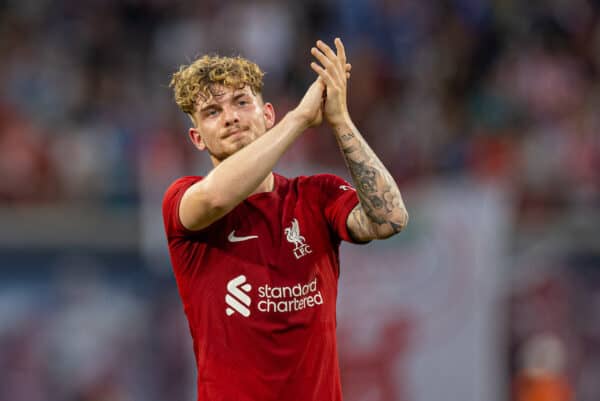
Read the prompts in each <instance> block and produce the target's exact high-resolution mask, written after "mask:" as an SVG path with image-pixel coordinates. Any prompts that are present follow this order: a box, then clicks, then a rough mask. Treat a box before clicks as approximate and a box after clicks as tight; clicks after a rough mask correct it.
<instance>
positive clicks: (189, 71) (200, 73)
mask: <svg viewBox="0 0 600 401" xmlns="http://www.w3.org/2000/svg"><path fill="white" fill-rule="evenodd" d="M264 75H265V74H264V73H263V72H262V70H261V69H260V67H259V66H258V65H256V64H255V63H253V62H252V61H250V60H247V59H245V58H243V57H239V56H237V57H221V56H216V55H205V56H202V57H200V58H199V59H197V60H195V61H193V62H192V63H191V64H189V65H182V66H181V67H179V71H177V72H176V73H174V74H173V78H172V79H171V83H170V84H169V87H171V88H173V92H174V97H175V102H176V103H177V105H178V106H179V108H180V109H181V110H183V111H184V112H185V113H187V114H189V115H190V116H191V115H193V113H194V110H195V107H196V103H197V101H198V97H199V96H202V97H204V98H206V99H208V98H210V97H211V95H212V93H211V85H213V84H218V85H224V86H227V87H231V88H235V89H241V88H243V87H244V86H246V85H248V86H249V87H250V88H251V89H252V92H253V93H254V94H256V95H259V94H261V93H262V87H263V76H264Z"/></svg>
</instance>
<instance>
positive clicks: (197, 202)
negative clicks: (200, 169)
mask: <svg viewBox="0 0 600 401" xmlns="http://www.w3.org/2000/svg"><path fill="white" fill-rule="evenodd" d="M230 210H231V208H226V207H224V206H222V205H221V204H220V203H219V202H218V199H217V197H216V196H215V194H213V193H211V191H209V190H208V188H207V185H206V180H202V181H199V182H197V183H195V184H194V185H191V186H190V187H189V188H187V189H186V191H185V192H184V194H183V196H182V197H181V202H180V203H179V210H178V213H179V220H180V221H181V224H182V225H183V226H184V227H185V228H186V229H187V230H190V231H198V230H201V229H203V228H205V227H208V226H209V225H210V224H212V223H214V222H215V221H217V220H218V219H220V218H221V217H223V216H224V215H225V214H227V213H228V212H229V211H230Z"/></svg>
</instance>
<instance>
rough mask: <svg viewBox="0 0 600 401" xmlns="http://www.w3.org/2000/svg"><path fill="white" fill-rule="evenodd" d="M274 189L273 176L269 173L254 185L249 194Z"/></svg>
mask: <svg viewBox="0 0 600 401" xmlns="http://www.w3.org/2000/svg"><path fill="white" fill-rule="evenodd" d="M273 189H275V176H274V175H273V173H272V172H271V173H269V174H268V175H267V176H266V177H265V179H264V180H263V181H262V182H261V183H260V184H259V185H258V187H256V189H255V190H254V191H252V193H251V194H250V195H254V194H259V193H261V192H271V191H273Z"/></svg>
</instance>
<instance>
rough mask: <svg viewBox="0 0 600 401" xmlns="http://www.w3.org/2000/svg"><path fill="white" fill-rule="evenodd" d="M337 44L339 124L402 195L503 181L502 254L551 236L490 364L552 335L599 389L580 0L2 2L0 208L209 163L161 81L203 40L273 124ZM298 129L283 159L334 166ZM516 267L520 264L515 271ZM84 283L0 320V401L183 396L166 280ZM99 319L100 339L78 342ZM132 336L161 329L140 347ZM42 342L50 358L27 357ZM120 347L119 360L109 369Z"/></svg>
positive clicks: (318, 142)
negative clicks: (545, 264) (348, 126)
mask: <svg viewBox="0 0 600 401" xmlns="http://www.w3.org/2000/svg"><path fill="white" fill-rule="evenodd" d="M333 35H339V36H341V37H342V38H343V40H344V41H345V43H346V44H347V53H348V58H349V61H350V62H351V63H352V65H353V68H352V77H351V83H350V89H349V99H350V111H351V114H352V116H353V118H354V121H355V123H356V125H357V126H358V127H359V128H360V129H361V131H362V133H363V134H364V136H365V137H366V138H367V140H368V141H369V143H370V144H371V145H372V147H373V148H374V149H375V151H376V153H378V155H379V156H380V157H381V159H382V160H383V161H384V163H385V164H386V165H387V166H389V168H390V170H391V172H392V173H393V175H394V176H395V177H396V179H397V180H398V182H399V183H400V187H401V189H404V190H405V191H409V190H408V189H405V188H410V187H411V186H413V185H418V184H420V183H423V182H428V181H433V180H437V179H440V178H442V179H446V178H450V179H460V178H462V177H469V178H470V179H475V180H478V181H481V182H484V183H486V184H489V185H492V186H497V187H501V188H503V190H505V191H507V193H509V194H510V198H509V200H510V202H511V205H510V208H511V210H512V211H513V213H514V215H513V217H512V221H511V224H512V230H513V231H512V234H513V237H512V238H511V242H509V243H510V245H511V247H512V248H514V249H512V251H514V252H513V254H515V255H517V254H518V255H520V253H519V250H520V249H521V248H525V247H526V246H527V244H530V243H537V242H538V240H539V239H540V238H546V239H547V242H548V244H549V245H548V247H550V248H552V251H556V249H555V248H554V247H555V242H554V239H555V238H559V242H558V244H559V245H558V247H559V248H560V247H566V248H568V249H567V251H566V252H564V253H561V254H560V259H556V260H554V262H555V263H554V265H553V266H551V267H552V269H551V270H552V271H551V272H550V273H547V275H546V273H544V276H543V277H541V278H539V274H538V273H536V274H538V276H537V278H536V280H534V281H535V284H532V285H529V284H519V283H520V281H519V280H520V279H521V278H522V277H523V275H522V274H520V273H519V272H517V273H515V277H517V279H516V280H515V281H517V282H518V283H517V284H515V288H516V289H515V294H514V295H513V296H512V297H510V300H509V301H510V302H511V305H513V309H511V311H512V310H514V313H513V312H511V313H510V316H511V319H512V321H513V322H514V323H513V325H512V327H511V329H510V330H509V331H510V333H511V336H510V338H511V340H510V345H509V347H508V348H509V350H510V355H512V356H511V358H510V359H511V360H510V361H508V362H507V365H510V366H508V367H507V369H508V370H509V372H510V375H513V374H514V375H517V374H518V373H517V372H518V371H519V369H520V368H519V366H520V365H519V363H518V361H517V359H518V358H519V357H518V356H517V355H518V354H519V351H518V348H519V346H520V345H521V344H522V343H524V342H525V340H526V339H528V336H529V335H530V334H531V333H534V332H539V331H551V332H553V333H554V334H555V335H556V336H558V337H560V338H561V339H562V341H563V342H564V343H565V346H566V347H570V348H569V349H576V353H575V354H576V357H573V358H572V359H571V360H569V361H568V362H567V365H568V366H569V369H568V370H567V373H566V374H567V376H568V377H569V380H568V381H569V383H571V384H570V386H572V391H577V392H578V395H579V396H578V397H577V400H578V401H588V400H589V401H593V400H597V399H599V398H598V397H600V389H599V388H598V387H599V386H598V385H597V383H593V381H594V380H595V379H593V378H594V377H596V378H597V377H598V375H599V374H600V326H598V323H597V322H598V319H597V316H599V314H600V302H599V300H600V286H599V285H598V283H600V277H599V276H598V273H597V272H596V271H595V269H597V268H598V267H599V266H600V264H599V261H600V259H599V256H598V255H599V254H600V250H599V249H598V241H596V242H593V237H594V236H596V237H600V235H599V234H600V231H599V229H598V224H597V222H598V221H600V213H599V210H600V113H599V112H598V110H600V81H599V80H598V76H599V74H600V4H599V3H598V2H595V1H586V0H570V1H563V0H548V1H527V2H523V1H517V0H504V1H492V0H487V1H486V0H479V1H477V0H445V1H417V0H327V1H317V0H310V1H308V0H307V1H269V0H260V1H253V2H246V1H220V0H204V1H201V2H185V1H178V0H177V1H171V0H119V1H117V0H87V1H75V0H53V1H50V0H20V1H14V0H8V1H3V2H1V3H0V59H1V60H2V62H0V76H1V77H2V81H1V84H0V88H1V92H0V206H1V207H2V209H3V210H8V211H10V210H13V209H17V208H27V207H31V208H40V207H41V208H47V209H52V208H59V209H60V208H65V207H66V208H69V207H74V208H78V207H91V208H95V209H118V208H128V209H127V210H137V209H138V208H140V207H141V205H142V204H144V202H145V201H146V200H147V199H148V198H153V199H157V198H158V199H159V198H160V196H161V195H162V191H164V189H165V188H166V186H167V185H168V183H169V182H170V180H171V179H173V178H174V177H176V176H177V175H183V174H193V173H198V174H201V173H202V172H204V171H206V168H207V165H206V164H204V165H203V164H202V163H203V160H199V159H204V157H203V156H198V155H197V153H196V152H195V150H194V149H193V147H192V146H190V144H189V142H188V141H187V139H186V131H187V127H188V125H189V122H188V121H187V120H186V118H185V116H183V115H182V113H181V112H180V111H179V110H178V109H177V107H176V105H175V104H174V102H173V101H172V100H171V93H170V90H169V88H168V84H169V80H170V74H171V73H172V72H174V71H175V70H176V69H177V67H178V66H179V65H180V64H183V63H186V62H187V61H190V60H192V59H193V57H194V56H196V55H198V54H200V53H203V52H219V53H222V54H226V55H232V54H241V55H243V56H245V57H247V58H250V59H252V60H254V61H256V62H257V63H258V64H259V65H260V66H261V67H262V68H263V69H264V70H265V71H266V73H267V75H266V84H265V98H266V99H267V100H269V101H271V102H273V103H274V105H275V107H276V111H277V112H278V115H279V116H282V115H283V114H284V113H285V112H286V111H287V110H289V109H290V108H291V107H293V106H294V105H295V103H296V102H297V100H298V99H299V97H300V96H301V95H302V93H303V91H304V90H305V88H306V87H307V86H308V84H309V83H310V81H311V80H312V79H313V75H314V74H313V73H312V71H311V70H310V68H309V62H310V54H309V49H310V47H311V46H312V44H313V42H314V41H315V40H316V39H318V38H322V39H325V40H327V41H329V42H331V40H332V38H333V37H334V36H333ZM315 131H316V132H313V133H310V134H308V135H305V136H303V137H302V138H300V140H299V143H298V144H297V145H296V146H295V147H294V148H293V149H292V151H291V153H290V154H289V155H286V157H285V158H284V160H283V161H282V165H283V166H284V168H285V166H291V167H293V168H294V169H295V171H296V172H298V171H303V170H302V168H303V167H306V166H311V167H310V168H312V169H317V170H322V171H329V170H332V169H339V168H340V163H341V159H340V157H339V155H338V153H337V151H334V150H335V145H334V142H333V138H332V137H331V135H328V132H327V129H326V128H319V129H316V130H315ZM323 149H327V150H326V151H324V150H323ZM408 206H409V208H410V204H409V205H408ZM154 212H155V213H160V211H159V209H156V210H154ZM68 218H69V217H68V216H65V219H68ZM593 222H596V224H593ZM158 230H160V227H159V228H158ZM548 233H551V234H552V235H551V236H548ZM161 234H162V233H161ZM579 241H581V243H585V244H587V242H590V243H589V245H582V246H579V245H578V242H579ZM564 244H567V245H564ZM573 246H574V247H573ZM0 247H3V245H2V244H0ZM561 249H562V248H561ZM573 249H575V250H574V251H573ZM1 254H2V253H0V255H1ZM552 255H554V253H552ZM533 259H535V257H533ZM531 261H532V258H529V257H525V258H521V259H518V260H516V261H515V263H514V265H515V266H514V267H515V270H517V269H518V268H519V267H523V266H524V265H529V264H530V262H531ZM533 263H534V264H535V263H536V262H535V261H534V262H533ZM572 266H575V267H574V268H571V267H572ZM525 267H529V266H525ZM594 268H595V269H594ZM524 270H525V269H524ZM0 274H1V273H0ZM91 282H93V280H89V279H88V278H86V279H85V280H83V283H79V282H78V283H77V284H75V285H74V284H69V283H62V284H64V291H62V290H61V291H59V292H58V295H57V294H54V295H52V297H53V302H55V303H56V305H58V306H59V307H56V308H50V307H48V308H42V309H41V312H40V309H39V308H34V309H35V310H38V312H37V313H38V314H37V315H36V316H34V317H31V316H30V315H27V316H29V317H28V318H27V319H24V321H22V322H20V323H19V325H18V326H11V327H8V328H7V327H6V325H4V326H2V325H1V324H0V374H1V375H2V379H0V380H1V381H2V382H3V383H2V385H0V401H5V400H7V401H8V400H11V401H36V400H46V399H48V398H47V394H48V393H51V394H55V399H57V400H69V401H71V400H73V401H75V400H77V401H84V400H85V401H91V400H94V401H100V400H112V401H115V400H117V401H119V400H123V401H125V400H132V399H144V400H149V401H153V400H166V399H193V393H190V392H189V391H190V390H189V389H190V386H189V383H190V382H191V381H193V377H191V375H192V372H191V369H192V368H191V366H192V365H191V361H190V360H189V358H191V355H190V354H191V352H190V350H191V345H190V344H188V343H182V341H181V340H179V338H180V337H179V335H180V334H181V333H184V337H185V335H187V334H186V330H187V328H186V327H185V324H184V323H182V322H181V321H179V320H177V322H174V321H173V320H174V319H175V318H173V315H179V314H180V305H179V303H178V300H177V298H176V297H175V296H174V293H173V291H174V288H171V290H164V289H163V288H162V287H161V286H160V285H159V286H158V287H157V288H159V290H157V292H158V293H159V294H163V295H162V296H160V297H158V299H152V298H153V297H152V296H150V295H148V290H147V289H146V290H140V291H138V292H140V293H141V294H138V293H136V292H135V291H133V295H129V296H127V297H125V298H123V295H122V292H119V294H121V295H118V294H112V295H111V293H108V294H107V293H106V291H105V292H96V291H95V290H94V288H95V287H94V285H93V284H91ZM527 282H529V281H527ZM553 283H554V284H553ZM169 284H172V283H170V282H169ZM115 285H117V284H115ZM152 285H155V284H152ZM59 287H60V288H63V287H61V286H59ZM109 287H110V286H109ZM117 287H118V285H117ZM141 287H143V286H141ZM110 288H113V287H110ZM557 288H558V289H557ZM75 289H80V290H79V292H78V291H77V290H75ZM552 289H555V290H556V291H558V293H559V294H562V295H560V296H559V295H556V292H553V290H552ZM561 289H562V290H561ZM18 290H19V287H11V291H12V292H18ZM169 291H170V292H169ZM548 294H550V295H548ZM552 294H554V295H555V296H552ZM565 294H567V295H565ZM568 294H570V295H568ZM4 295H6V292H5V294H4ZM95 296H98V297H100V298H103V297H104V298H103V299H106V298H110V299H111V302H112V305H113V306H114V305H118V307H114V308H111V310H110V311H108V310H104V309H101V308H100V310H94V307H91V308H87V309H85V308H84V305H86V302H90V305H98V303H94V302H93V301H94V299H95V298H94V297H95ZM148 299H151V300H150V301H148ZM46 301H47V299H44V301H43V302H46ZM38 302H39V301H38ZM556 303H558V304H559V305H558V307H557V305H556ZM148 304H150V306H149V307H148ZM11 305H14V303H13V304H11ZM140 305H146V307H142V306H140ZM548 305H550V306H548ZM517 306H520V307H517ZM525 306H526V310H527V311H529V313H525V312H523V310H524V309H523V308H525ZM0 308H1V307H0ZM141 309H143V310H141ZM115 310H117V311H118V313H117V312H115ZM90 311H93V313H95V315H94V316H96V317H95V318H93V319H92V318H90V313H92V312H90ZM149 311H150V312H149ZM16 313H17V312H13V314H16ZM144 314H145V315H144ZM1 315H2V314H0V316H1ZM130 315H135V316H137V318H136V319H131V317H130ZM139 316H144V317H143V318H140V317H139ZM540 316H542V317H540ZM552 316H554V318H552ZM577 316H580V317H579V318H578V317H577ZM581 316H585V318H583V317H581ZM100 317H103V318H100ZM594 317H596V319H595V320H596V322H595V323H593V322H592V321H593V320H594V319H593V318H594ZM175 320H176V319H175ZM11 321H13V322H14V319H13V320H11ZM57 322H62V324H59V323H57ZM132 322H135V323H132ZM140 322H142V323H140ZM0 323H2V322H1V321H0ZM96 326H98V327H96ZM15 327H16V328H15ZM80 327H85V328H86V330H89V332H88V333H87V335H86V336H79V337H77V338H78V339H79V342H68V343H66V344H65V343H64V342H63V343H61V342H60V341H55V339H53V336H57V337H60V338H63V337H64V338H68V335H69V332H70V331H71V330H78V328H80ZM101 330H104V331H108V332H107V333H105V334H106V335H105V336H104V337H103V338H107V339H109V340H106V341H112V342H111V343H110V344H111V346H104V345H103V344H102V343H96V342H95V340H94V338H96V336H94V335H93V334H94V333H97V332H98V331H101ZM150 330H157V332H156V333H153V337H154V340H152V341H153V342H152V343H148V341H149V337H148V336H147V335H146V334H147V333H148V331H150ZM23 333H24V334H23ZM40 333H44V334H43V336H41V335H40ZM154 334H155V335H154ZM41 337H43V338H44V339H45V340H44V341H45V342H44V341H41ZM110 339H113V340H110ZM86 341H87V342H89V343H86ZM39 347H44V349H49V350H50V351H45V352H44V353H42V355H43V357H42V356H40V353H39V352H37V351H38V348H39ZM141 348H143V349H144V350H145V351H144V352H142V353H141V354H140V353H136V352H135V350H136V349H141ZM108 349H110V352H107V350H108ZM76 353H79V354H78V355H79V357H80V358H83V359H82V360H85V358H86V357H90V358H93V359H98V358H101V360H98V361H97V362H98V365H96V366H100V367H99V368H98V367H97V369H98V370H99V371H90V372H88V371H85V370H81V369H79V368H78V369H79V370H78V375H77V376H78V377H71V376H69V377H62V376H61V374H63V373H64V372H71V370H69V366H64V363H62V362H64V361H77V360H78V357H77V356H74V357H72V358H66V357H65V355H68V354H76ZM124 354H125V355H128V354H131V355H132V358H128V359H127V358H126V360H125V363H123V359H122V356H123V355H124ZM134 354H135V355H136V357H135V358H134V357H133V355H134ZM81 355H84V356H81ZM138 355H141V356H138ZM116 361H119V363H116ZM74 363H75V362H74ZM77 366H78V367H80V366H85V364H84V363H82V364H81V365H77ZM141 371H144V375H143V376H141V375H139V376H136V374H139V372H141ZM125 372H127V373H125ZM136 372H137V373H136ZM182 372H189V375H188V374H187V373H182ZM8 383H10V385H8ZM65 383H69V385H66V384H65ZM192 387H193V386H192ZM190 394H191V395H190ZM515 399H517V398H515ZM529 400H530V399H525V398H523V399H521V398H519V401H529ZM531 400H533V398H531Z"/></svg>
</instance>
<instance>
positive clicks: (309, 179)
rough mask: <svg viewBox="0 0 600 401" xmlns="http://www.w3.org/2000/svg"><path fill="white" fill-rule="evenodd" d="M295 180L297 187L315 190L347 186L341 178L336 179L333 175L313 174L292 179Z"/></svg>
mask: <svg viewBox="0 0 600 401" xmlns="http://www.w3.org/2000/svg"><path fill="white" fill-rule="evenodd" d="M294 180H297V183H298V185H302V186H310V187H316V188H324V187H331V186H333V187H339V186H340V185H349V184H348V182H347V181H346V180H344V179H343V178H341V177H338V176H337V175H335V174H328V173H323V174H315V175H308V176H299V177H296V178H294Z"/></svg>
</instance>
